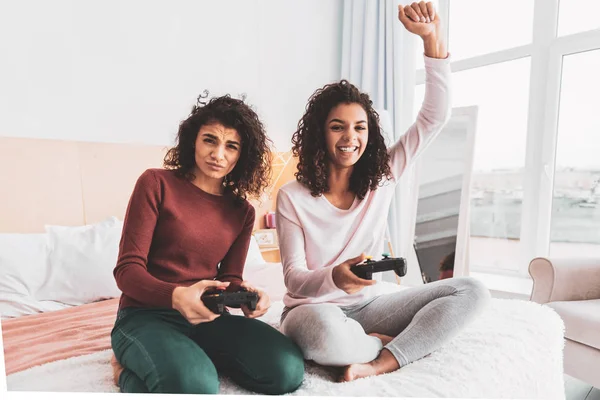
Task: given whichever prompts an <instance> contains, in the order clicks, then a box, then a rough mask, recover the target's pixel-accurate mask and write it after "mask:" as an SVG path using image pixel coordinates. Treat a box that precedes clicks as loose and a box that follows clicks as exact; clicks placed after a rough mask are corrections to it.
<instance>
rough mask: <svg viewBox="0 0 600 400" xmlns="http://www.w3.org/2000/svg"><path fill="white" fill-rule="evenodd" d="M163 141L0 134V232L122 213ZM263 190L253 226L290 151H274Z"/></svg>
mask: <svg viewBox="0 0 600 400" xmlns="http://www.w3.org/2000/svg"><path fill="white" fill-rule="evenodd" d="M167 149H168V148H167V147H166V146H154V145H140V144H116V143H93V142H77V141H63V140H50V139H23V138H9V137H0V188H2V190H1V193H2V195H1V198H2V201H0V232H3V233H4V232H10V233H37V232H44V225H46V224H49V225H66V226H77V225H86V224H92V223H95V222H99V221H101V220H103V219H105V218H107V217H109V216H115V217H118V218H119V219H123V218H124V215H125V210H126V208H127V203H128V201H129V197H130V196H131V192H132V190H133V186H134V184H135V182H136V180H137V178H138V177H139V176H140V174H141V173H142V172H143V171H144V170H146V169H148V168H160V167H162V161H163V158H164V155H165V153H166V151H167ZM273 158H274V160H273V178H272V182H271V185H270V187H269V190H268V192H267V193H268V194H267V195H266V196H264V197H263V199H261V201H252V203H253V204H254V206H255V208H256V224H255V229H259V228H263V227H264V214H265V213H266V212H267V211H270V210H273V209H274V207H275V204H274V202H275V199H276V194H277V191H278V190H279V188H280V187H281V186H282V185H283V184H284V183H286V182H288V181H289V180H291V179H293V178H294V172H295V169H296V163H295V159H294V158H293V157H292V156H291V153H289V152H287V153H275V155H274V157H273Z"/></svg>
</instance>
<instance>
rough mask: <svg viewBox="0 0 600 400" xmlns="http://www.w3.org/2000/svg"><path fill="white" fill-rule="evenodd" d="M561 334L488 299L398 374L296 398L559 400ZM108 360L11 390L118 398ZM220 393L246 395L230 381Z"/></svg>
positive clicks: (326, 385) (54, 368) (42, 373)
mask: <svg viewBox="0 0 600 400" xmlns="http://www.w3.org/2000/svg"><path fill="white" fill-rule="evenodd" d="M282 309H283V304H282V303H281V302H280V301H277V302H275V303H274V304H273V306H272V308H271V310H270V311H269V313H267V314H266V315H265V316H264V317H263V319H264V320H265V321H266V322H268V323H271V324H272V325H275V326H277V325H278V322H279V315H280V312H281V310H282ZM563 332H564V325H563V322H562V320H561V319H560V317H559V316H558V315H557V314H556V313H555V312H554V311H553V310H551V309H550V308H548V307H546V306H541V305H538V304H535V303H531V302H526V301H520V300H503V299H493V300H492V301H491V303H490V307H489V308H488V309H487V310H486V311H485V312H484V313H483V314H482V315H481V317H480V318H479V319H477V320H476V321H474V322H473V323H472V324H470V325H469V326H467V327H466V328H465V330H464V331H463V332H462V333H460V334H459V335H458V336H457V337H456V338H455V339H454V340H452V341H451V342H449V343H448V344H447V345H445V346H443V347H442V348H441V349H439V350H438V351H436V352H434V353H432V354H431V355H430V356H428V357H425V358H423V359H421V360H419V361H416V362H414V363H412V364H410V365H408V366H406V367H404V368H402V369H401V370H399V371H396V372H393V373H390V374H386V375H382V376H377V377H372V378H368V379H360V380H357V381H354V382H349V383H337V382H335V373H336V372H335V370H333V369H327V368H321V367H314V366H307V370H306V375H305V379H304V382H303V384H302V386H301V387H300V388H299V389H298V390H297V391H296V392H294V393H293V395H317V396H329V395H331V396H333V395H335V396H389V397H434V398H435V397H458V398H465V397H467V398H481V397H483V398H511V399H515V398H531V399H564V398H565V396H564V382H563V367H562V362H563V358H562V354H563V353H562V350H563V345H564V341H563ZM109 360H110V351H104V352H99V353H95V354H92V355H87V356H81V357H74V358H71V359H68V360H61V361H56V362H53V363H48V364H45V365H42V366H39V367H34V368H31V369H28V370H25V371H21V372H18V373H15V374H12V375H10V376H8V378H7V385H8V390H27V391H68V392H79V391H80V392H115V391H118V389H117V388H116V387H115V386H114V385H113V384H112V381H111V375H112V371H111V367H110V364H109ZM74 371H77V372H76V376H77V378H76V379H73V376H74V375H75V374H74ZM221 393H222V394H251V393H249V392H246V391H245V390H243V389H241V388H239V387H238V386H237V385H235V384H234V383H233V382H231V381H230V380H228V379H227V378H222V380H221Z"/></svg>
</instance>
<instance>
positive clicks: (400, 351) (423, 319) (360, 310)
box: [281, 277, 490, 367]
mask: <svg viewBox="0 0 600 400" xmlns="http://www.w3.org/2000/svg"><path fill="white" fill-rule="evenodd" d="M489 298H490V293H489V291H488V289H487V288H486V287H485V286H484V285H483V284H481V283H480V282H479V281H477V280H475V279H473V278H466V277H460V278H451V279H444V280H440V281H436V282H433V283H428V284H426V285H423V286H419V287H415V288H410V289H405V290H402V291H400V292H396V293H390V294H385V295H381V296H376V297H373V298H371V299H369V300H367V301H364V302H361V303H359V304H353V305H351V306H344V307H339V306H336V305H334V304H327V303H323V304H306V305H301V306H298V307H295V308H292V309H290V310H286V311H287V312H286V313H284V315H283V316H282V324H281V330H282V331H283V333H284V334H285V335H287V336H289V337H290V338H291V339H292V340H293V341H295V342H296V343H297V344H298V346H299V347H300V348H301V349H302V352H303V353H304V358H305V359H307V360H314V361H315V362H316V363H318V364H321V365H327V366H346V365H350V364H356V363H366V362H369V361H372V360H374V359H375V358H377V356H378V355H379V352H380V351H381V350H382V349H383V346H382V342H381V340H380V339H378V338H376V337H374V336H369V335H368V334H369V333H379V334H383V335H387V336H392V337H394V339H393V340H392V341H391V342H390V343H388V344H387V345H386V346H385V348H386V349H388V350H389V351H390V352H391V353H392V354H393V355H394V357H396V360H397V361H398V363H399V364H400V367H403V366H405V365H407V364H409V363H411V362H413V361H416V360H418V359H420V358H422V357H424V356H426V355H427V354H430V353H431V352H433V351H435V350H437V349H438V348H440V347H441V346H442V345H443V344H444V343H446V342H448V341H449V340H450V339H451V338H453V337H454V336H456V334H457V333H458V332H459V331H460V330H461V329H462V328H463V327H464V326H465V325H466V324H467V323H468V322H470V321H471V320H472V319H473V318H474V317H475V316H476V315H477V314H478V313H479V312H480V311H481V310H482V308H483V307H484V306H485V305H486V304H487V303H488V299H489Z"/></svg>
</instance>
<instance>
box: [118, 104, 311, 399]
mask: <svg viewBox="0 0 600 400" xmlns="http://www.w3.org/2000/svg"><path fill="white" fill-rule="evenodd" d="M269 142H270V140H269V139H268V138H267V137H266V135H265V132H264V127H263V125H262V123H261V122H260V120H259V118H258V116H257V115H256V113H255V112H254V111H253V110H252V109H251V108H250V107H249V106H248V105H246V104H245V103H244V101H242V100H237V99H233V98H231V97H229V96H223V97H218V98H213V99H211V100H210V101H208V102H206V101H204V100H203V98H199V101H198V104H197V105H196V106H194V108H193V109H192V113H191V114H190V116H189V117H188V118H187V119H186V120H185V121H183V122H182V123H181V124H180V126H179V132H178V135H177V144H176V145H175V147H173V148H172V149H170V150H169V152H168V153H167V155H166V157H165V161H164V166H165V168H166V169H149V170H147V171H145V172H144V173H143V174H142V175H141V176H140V178H139V179H138V181H137V183H136V185H135V188H134V190H133V193H132V195H131V199H130V201H129V205H128V208H127V213H126V215H125V221H124V226H123V234H122V237H121V242H120V247H119V258H118V261H117V266H116V267H115V270H114V276H115V279H116V281H117V285H118V286H119V288H120V289H121V291H122V292H123V294H122V296H121V299H120V302H119V311H118V314H117V320H116V322H115V326H114V328H113V330H112V333H111V339H112V348H113V351H114V354H115V358H113V361H112V364H113V369H114V372H115V380H116V382H117V383H118V385H119V387H120V388H121V391H123V392H136V393H140V392H154V393H206V394H211V393H212V394H216V393H218V391H219V380H218V375H217V373H222V374H224V375H226V376H229V377H230V378H231V379H232V380H233V381H235V382H236V383H237V384H239V385H240V386H242V387H243V388H245V389H247V390H250V391H254V392H258V393H265V394H283V393H287V392H291V391H294V390H295V389H297V388H298V386H299V385H300V384H301V382H302V379H303V376H304V362H303V357H302V352H301V351H300V349H299V348H298V347H297V346H296V345H295V344H294V343H293V342H291V341H290V340H289V339H288V338H287V337H285V336H284V335H283V334H281V333H280V332H279V331H277V330H276V329H274V328H272V327H271V326H269V325H267V324H265V323H263V322H261V321H259V320H256V319H255V318H257V317H260V316H261V315H263V314H264V313H265V312H266V311H267V309H268V308H269V306H270V302H269V297H268V296H267V294H266V293H264V292H263V291H261V290H258V289H256V288H254V287H253V286H252V285H251V284H250V283H248V282H244V281H243V279H242V273H243V267H244V262H245V259H246V253H247V251H248V246H249V243H250V236H251V234H252V227H253V225H254V218H255V214H254V208H253V207H252V205H250V203H249V202H248V201H247V200H246V197H247V196H258V195H260V193H261V192H262V191H263V189H264V188H265V187H266V186H267V184H268V179H269V173H270V163H271V158H270V149H269ZM240 287H242V288H245V289H246V290H249V291H253V292H256V293H257V294H258V298H259V300H258V304H257V306H256V309H255V310H250V309H249V308H248V307H246V306H242V310H243V313H244V315H245V316H244V317H242V316H232V315H230V314H228V313H225V314H223V315H218V314H215V313H213V312H211V311H210V310H209V309H208V308H207V307H206V306H205V305H204V304H203V302H202V301H201V298H200V297H201V295H202V294H203V293H204V292H205V291H206V290H208V289H227V290H228V291H229V290H237V289H239V288H240Z"/></svg>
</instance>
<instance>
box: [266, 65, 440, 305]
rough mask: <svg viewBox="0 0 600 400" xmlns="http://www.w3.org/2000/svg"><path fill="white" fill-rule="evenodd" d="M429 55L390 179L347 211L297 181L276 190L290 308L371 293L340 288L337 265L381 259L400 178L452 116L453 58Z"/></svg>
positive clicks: (355, 298) (369, 289)
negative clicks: (418, 103) (420, 95)
mask: <svg viewBox="0 0 600 400" xmlns="http://www.w3.org/2000/svg"><path fill="white" fill-rule="evenodd" d="M424 57H425V71H426V83H425V99H424V101H423V105H422V107H421V110H420V111H419V114H418V116H417V120H416V121H415V123H414V124H413V125H412V126H411V127H410V128H409V129H408V131H407V132H406V133H405V134H404V135H403V136H402V137H401V138H400V139H399V140H398V142H396V143H395V144H394V145H393V146H392V147H391V148H390V149H389V153H390V158H391V160H390V164H391V171H392V176H393V177H392V179H391V180H390V181H387V182H384V186H381V187H379V188H378V189H377V190H373V191H369V192H367V194H366V196H365V198H364V199H363V200H362V201H359V200H358V199H355V201H354V203H353V204H352V206H351V207H350V209H348V210H341V209H339V208H336V207H335V206H333V205H332V204H331V203H329V201H328V200H327V199H326V198H325V196H319V197H313V196H312V195H311V194H310V191H309V190H308V189H307V188H306V187H305V186H303V185H302V184H301V183H299V182H297V181H292V182H289V183H287V184H286V185H284V186H283V187H282V188H281V189H280V190H279V193H278V195H277V211H276V218H277V235H278V237H279V249H280V251H281V261H282V263H283V274H284V280H285V286H286V287H287V293H286V295H285V296H284V299H283V302H284V304H285V305H286V306H287V307H296V306H299V305H302V304H314V303H333V304H338V305H350V304H354V303H357V302H359V301H362V300H364V299H367V298H368V297H370V296H372V294H373V293H372V291H373V288H372V287H366V288H364V289H363V290H361V291H359V292H357V293H354V294H352V295H349V294H347V293H346V292H344V291H343V290H341V289H339V288H338V287H337V286H336V285H335V284H334V283H333V278H332V270H333V268H334V267H335V266H336V265H338V264H340V263H342V262H344V261H346V260H348V259H350V258H353V257H356V256H358V255H360V254H361V253H363V252H364V253H366V254H367V255H371V256H373V259H375V260H379V259H380V258H381V252H382V250H383V241H384V234H385V229H386V224H387V214H388V210H389V207H390V203H391V201H392V197H393V195H394V192H395V187H396V183H397V182H398V180H399V178H400V176H401V175H402V173H403V172H404V171H405V169H406V168H407V166H409V165H410V164H412V163H413V162H414V161H415V159H416V157H417V155H418V154H420V153H421V152H422V151H423V150H424V149H425V148H426V147H427V145H428V144H429V143H431V141H432V140H433V139H434V138H435V137H436V135H437V134H438V133H439V132H440V131H441V129H442V128H443V126H444V125H445V124H446V122H447V121H448V118H449V117H450V112H451V107H450V60H449V58H446V59H434V58H429V57H427V56H424Z"/></svg>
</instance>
